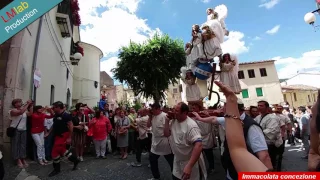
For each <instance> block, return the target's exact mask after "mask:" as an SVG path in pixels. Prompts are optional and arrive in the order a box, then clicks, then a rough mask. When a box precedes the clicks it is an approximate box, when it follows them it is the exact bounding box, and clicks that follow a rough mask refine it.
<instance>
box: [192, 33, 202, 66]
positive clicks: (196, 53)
mask: <svg viewBox="0 0 320 180" xmlns="http://www.w3.org/2000/svg"><path fill="white" fill-rule="evenodd" d="M197 36H198V37H197V38H196V39H195V40H194V41H193V42H192V45H193V48H192V50H191V60H192V61H195V60H197V59H198V58H199V57H200V55H201V54H203V52H202V51H203V47H202V35H201V33H197Z"/></svg>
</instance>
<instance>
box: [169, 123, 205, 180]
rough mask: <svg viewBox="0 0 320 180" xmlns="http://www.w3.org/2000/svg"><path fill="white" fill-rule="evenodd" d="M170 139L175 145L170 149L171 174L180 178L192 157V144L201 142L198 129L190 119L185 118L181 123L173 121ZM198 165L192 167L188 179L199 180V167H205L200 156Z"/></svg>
mask: <svg viewBox="0 0 320 180" xmlns="http://www.w3.org/2000/svg"><path fill="white" fill-rule="evenodd" d="M171 138H172V141H173V142H174V144H175V146H173V147H172V150H173V153H174V162H173V172H172V173H173V175H174V176H175V177H177V178H182V174H183V170H184V168H185V166H186V165H187V163H188V162H189V160H190V158H191V156H192V152H193V148H194V143H195V142H202V138H201V133H200V128H199V127H198V125H197V123H196V122H195V121H194V120H192V119H191V118H190V117H187V119H186V120H185V121H183V122H178V121H177V120H173V121H172V124H171ZM199 161H202V162H199ZM198 163H199V164H198ZM198 163H197V164H196V165H194V166H193V167H192V173H191V175H190V179H192V180H193V179H200V174H199V165H200V166H201V164H203V167H205V163H204V161H203V158H201V156H200V158H199V160H198ZM204 169H205V168H204Z"/></svg>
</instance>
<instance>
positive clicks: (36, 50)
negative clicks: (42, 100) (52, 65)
mask: <svg viewBox="0 0 320 180" xmlns="http://www.w3.org/2000/svg"><path fill="white" fill-rule="evenodd" d="M42 22H43V16H41V17H40V18H39V26H38V32H37V37H36V44H35V48H34V53H33V61H32V72H31V80H30V89H31V91H30V95H29V96H30V99H32V100H33V101H34V103H35V104H36V100H37V88H35V87H34V80H33V79H34V77H33V76H34V71H35V70H36V67H37V61H38V54H39V44H40V37H41V30H42Z"/></svg>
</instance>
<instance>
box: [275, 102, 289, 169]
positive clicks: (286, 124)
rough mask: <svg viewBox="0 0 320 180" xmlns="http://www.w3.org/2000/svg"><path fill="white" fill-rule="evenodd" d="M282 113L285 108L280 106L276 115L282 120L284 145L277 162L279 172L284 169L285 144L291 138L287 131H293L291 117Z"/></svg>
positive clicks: (281, 147)
mask: <svg viewBox="0 0 320 180" xmlns="http://www.w3.org/2000/svg"><path fill="white" fill-rule="evenodd" d="M282 111H283V107H282V106H279V105H278V106H277V107H276V111H275V115H276V116H277V117H278V118H279V120H280V128H281V136H282V140H283V143H282V145H281V146H280V147H279V154H278V162H277V169H276V170H277V171H279V172H280V171H281V167H282V158H283V153H284V150H285V142H286V139H287V137H288V136H289V135H288V134H287V131H288V130H291V129H292V126H291V121H290V119H289V117H288V116H286V115H284V114H282ZM289 133H291V131H289Z"/></svg>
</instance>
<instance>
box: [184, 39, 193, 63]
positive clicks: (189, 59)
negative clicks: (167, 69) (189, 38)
mask: <svg viewBox="0 0 320 180" xmlns="http://www.w3.org/2000/svg"><path fill="white" fill-rule="evenodd" d="M185 52H186V65H187V67H190V66H191V64H192V58H191V44H190V46H187V45H186V48H185Z"/></svg>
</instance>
